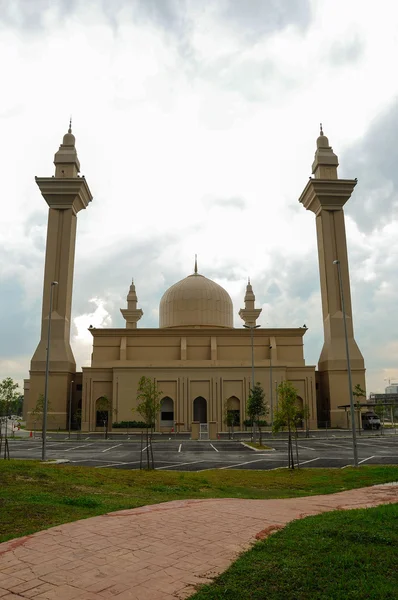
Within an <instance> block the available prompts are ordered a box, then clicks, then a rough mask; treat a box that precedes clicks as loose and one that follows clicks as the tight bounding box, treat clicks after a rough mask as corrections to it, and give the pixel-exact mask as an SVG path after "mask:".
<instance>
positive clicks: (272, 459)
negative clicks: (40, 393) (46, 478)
mask: <svg viewBox="0 0 398 600" xmlns="http://www.w3.org/2000/svg"><path fill="white" fill-rule="evenodd" d="M267 444H269V445H270V446H272V449H270V450H268V451H260V452H259V451H255V450H254V449H252V448H250V447H249V446H247V445H245V444H244V443H241V442H237V441H232V440H225V441H222V440H217V441H212V442H210V441H190V440H183V441H179V440H176V439H172V440H159V441H156V442H154V443H153V454H154V460H155V467H156V469H158V470H170V471H205V470H208V469H221V470H223V469H249V470H253V469H256V470H269V469H277V468H283V467H287V441H285V440H268V441H267ZM9 446H10V456H11V458H21V459H22V458H28V459H36V460H40V458H41V451H42V445H41V440H39V439H36V440H29V439H28V440H12V439H11V440H10V443H9ZM357 446H358V457H359V463H360V464H398V437H396V436H389V437H386V436H385V437H378V438H374V437H373V438H364V437H363V438H361V439H360V440H358V444H357ZM298 451H299V457H300V463H301V465H302V466H305V467H308V468H321V467H334V468H340V469H341V468H345V467H347V466H350V465H351V464H352V454H353V451H352V441H351V440H350V439H349V438H344V439H341V438H338V439H336V440H333V439H328V440H326V439H314V438H312V439H300V440H299V442H298ZM146 455H147V448H146V446H145V444H144V445H141V443H140V442H139V441H137V440H130V441H127V440H125V439H124V440H114V439H112V440H99V439H92V438H91V439H86V440H84V439H83V440H65V439H64V440H60V441H53V440H48V442H47V458H48V460H62V461H68V462H70V463H71V464H73V465H80V466H89V467H95V468H114V469H139V468H140V463H141V461H142V463H143V464H144V465H145V461H146Z"/></svg>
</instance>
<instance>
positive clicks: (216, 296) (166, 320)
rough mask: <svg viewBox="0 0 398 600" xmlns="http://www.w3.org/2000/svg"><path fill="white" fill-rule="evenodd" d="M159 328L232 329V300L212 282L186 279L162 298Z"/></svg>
mask: <svg viewBox="0 0 398 600" xmlns="http://www.w3.org/2000/svg"><path fill="white" fill-rule="evenodd" d="M159 327H233V305H232V300H231V297H230V295H229V294H228V292H227V291H225V290H224V288H222V287H221V286H220V285H218V283H215V281H211V279H207V277H204V276H203V275H200V274H199V273H194V274H193V275H189V276H188V277H185V279H182V280H181V281H179V282H178V283H175V284H174V285H172V286H171V288H169V289H168V290H167V291H166V292H165V293H164V294H163V296H162V299H161V301H160V305H159Z"/></svg>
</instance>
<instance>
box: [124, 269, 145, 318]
mask: <svg viewBox="0 0 398 600" xmlns="http://www.w3.org/2000/svg"><path fill="white" fill-rule="evenodd" d="M137 302H138V298H137V294H136V291H135V285H134V279H132V280H131V285H130V289H129V293H128V294H127V308H121V309H120V312H121V313H122V315H123V317H124V318H125V319H126V329H136V328H137V323H138V321H139V320H140V319H141V317H142V315H143V314H144V313H143V312H142V309H141V308H137Z"/></svg>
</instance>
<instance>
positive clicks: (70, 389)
mask: <svg viewBox="0 0 398 600" xmlns="http://www.w3.org/2000/svg"><path fill="white" fill-rule="evenodd" d="M73 384H74V381H73V380H72V381H71V382H70V385H69V439H70V430H71V426H72V386H73Z"/></svg>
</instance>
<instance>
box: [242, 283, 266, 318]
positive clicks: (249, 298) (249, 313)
mask: <svg viewBox="0 0 398 600" xmlns="http://www.w3.org/2000/svg"><path fill="white" fill-rule="evenodd" d="M255 301H256V297H255V295H254V293H253V288H252V286H251V283H250V277H248V279H247V286H246V294H245V308H241V309H240V311H239V316H240V318H241V319H243V321H244V322H245V325H248V326H249V327H255V325H256V321H257V319H258V317H259V316H260V313H261V311H262V310H263V309H262V308H255V305H254V304H255Z"/></svg>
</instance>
